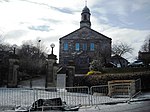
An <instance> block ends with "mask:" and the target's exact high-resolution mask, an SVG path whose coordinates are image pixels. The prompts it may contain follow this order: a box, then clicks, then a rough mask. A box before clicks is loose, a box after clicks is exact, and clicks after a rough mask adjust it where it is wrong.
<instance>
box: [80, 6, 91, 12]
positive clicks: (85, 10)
mask: <svg viewBox="0 0 150 112" xmlns="http://www.w3.org/2000/svg"><path fill="white" fill-rule="evenodd" d="M82 13H90V9H89V8H88V7H87V6H85V7H84V8H83V10H82Z"/></svg>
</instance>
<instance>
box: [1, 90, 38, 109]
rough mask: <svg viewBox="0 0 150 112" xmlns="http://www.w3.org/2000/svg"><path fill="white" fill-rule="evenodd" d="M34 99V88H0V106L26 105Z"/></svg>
mask: <svg viewBox="0 0 150 112" xmlns="http://www.w3.org/2000/svg"><path fill="white" fill-rule="evenodd" d="M34 101H35V94H34V90H32V89H29V88H0V108H2V107H3V108H4V107H6V108H7V107H15V106H19V105H20V106H28V105H31V102H34Z"/></svg>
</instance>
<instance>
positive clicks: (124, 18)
mask: <svg viewBox="0 0 150 112" xmlns="http://www.w3.org/2000/svg"><path fill="white" fill-rule="evenodd" d="M87 5H88V7H89V9H90V11H91V23H92V28H93V29H94V30H96V31H98V32H100V33H102V34H104V35H106V36H108V37H110V38H112V41H113V43H114V42H116V41H125V42H127V43H129V44H130V45H132V46H133V47H134V48H135V51H134V56H135V55H137V52H138V50H139V49H140V46H141V45H142V43H143V40H144V39H145V37H146V36H147V35H148V34H150V25H149V24H150V21H149V18H150V16H149V11H150V7H149V6H150V1H149V0H112V1H109V2H108V1H106V0H89V1H88V3H87ZM84 6H85V1H84V0H82V1H81V0H11V1H10V0H0V14H1V18H0V29H2V31H3V32H4V35H5V38H6V39H7V41H9V42H10V43H13V44H20V43H21V42H22V41H23V40H35V39H36V38H37V37H39V38H40V39H41V40H42V41H45V43H46V45H47V46H48V47H49V45H50V43H55V44H56V47H55V51H57V52H55V53H56V54H57V55H59V38H60V37H63V36H64V35H67V34H69V33H71V32H72V31H74V30H76V29H78V28H79V27H80V20H81V12H82V9H83V8H84Z"/></svg>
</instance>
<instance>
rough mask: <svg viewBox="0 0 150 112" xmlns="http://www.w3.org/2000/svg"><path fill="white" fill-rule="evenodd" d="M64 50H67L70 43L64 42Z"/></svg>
mask: <svg viewBox="0 0 150 112" xmlns="http://www.w3.org/2000/svg"><path fill="white" fill-rule="evenodd" d="M64 50H65V51H67V50H68V43H64Z"/></svg>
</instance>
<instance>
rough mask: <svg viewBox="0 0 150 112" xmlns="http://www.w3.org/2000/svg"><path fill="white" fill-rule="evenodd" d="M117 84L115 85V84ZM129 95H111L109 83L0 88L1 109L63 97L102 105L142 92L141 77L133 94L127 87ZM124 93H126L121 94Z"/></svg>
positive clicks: (78, 102)
mask: <svg viewBox="0 0 150 112" xmlns="http://www.w3.org/2000/svg"><path fill="white" fill-rule="evenodd" d="M114 86H115V85H114ZM116 87H119V89H120V88H121V87H122V89H124V87H125V86H124V85H123V84H120V85H117V86H116ZM127 90H128V91H127V93H128V95H129V96H128V97H120V98H115V97H113V96H110V95H109V87H108V85H100V86H92V87H91V88H89V87H66V88H56V87H51V88H47V89H44V88H43V89H41V88H33V89H32V88H0V100H1V101H0V109H3V108H8V107H15V106H19V105H20V106H31V105H32V104H33V103H34V102H35V101H37V100H38V99H53V98H61V99H62V101H65V102H66V103H67V104H69V105H78V104H81V105H82V106H89V105H101V104H106V103H112V102H125V101H128V100H130V99H131V98H132V97H134V96H135V95H137V94H139V93H140V92H141V81H140V79H138V80H136V81H135V93H134V94H131V91H133V90H132V88H131V87H128V89H127ZM121 95H124V94H121Z"/></svg>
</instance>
